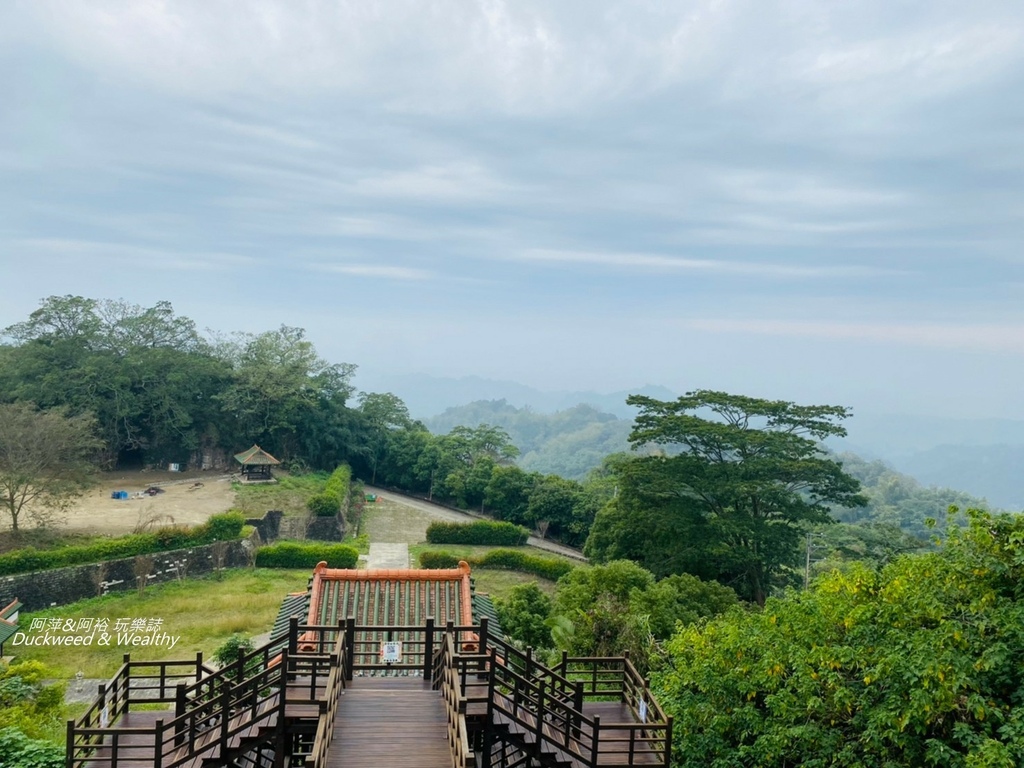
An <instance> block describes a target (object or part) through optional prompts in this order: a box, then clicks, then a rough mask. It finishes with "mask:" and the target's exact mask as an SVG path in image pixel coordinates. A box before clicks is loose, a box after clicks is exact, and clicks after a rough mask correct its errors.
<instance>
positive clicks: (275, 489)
mask: <svg viewBox="0 0 1024 768" xmlns="http://www.w3.org/2000/svg"><path fill="white" fill-rule="evenodd" d="M275 477H277V480H278V481H277V482H276V483H266V484H259V483H257V484H255V485H249V484H246V483H233V484H232V489H233V490H234V491H235V509H238V510H241V511H242V512H244V513H245V515H246V516H247V517H262V516H263V514H264V513H265V512H266V511H267V510H268V509H280V510H281V511H282V512H284V513H285V514H286V515H305V514H308V510H307V509H306V502H307V501H308V500H309V498H310V497H311V496H314V495H316V494H318V493H320V491H322V490H323V488H324V483H325V482H327V478H328V475H327V473H326V472H311V473H309V474H306V475H288V474H286V473H284V472H276V473H275Z"/></svg>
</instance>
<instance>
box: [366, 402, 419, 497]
mask: <svg viewBox="0 0 1024 768" xmlns="http://www.w3.org/2000/svg"><path fill="white" fill-rule="evenodd" d="M359 412H360V414H361V415H362V416H363V418H364V419H365V422H366V425H367V431H366V438H367V443H366V455H367V457H368V459H369V462H370V467H371V475H370V482H371V483H376V482H377V466H378V464H379V463H380V462H381V460H382V459H383V458H384V455H385V453H386V452H387V450H388V448H389V447H390V444H391V441H392V439H393V435H394V433H395V432H396V431H397V430H401V429H408V428H409V427H410V426H411V425H412V419H411V418H410V417H409V409H408V408H407V407H406V405H405V403H404V402H402V399H401V398H400V397H398V396H397V395H393V394H391V393H390V392H360V393H359Z"/></svg>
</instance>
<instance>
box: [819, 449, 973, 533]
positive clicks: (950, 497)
mask: <svg viewBox="0 0 1024 768" xmlns="http://www.w3.org/2000/svg"><path fill="white" fill-rule="evenodd" d="M836 458H838V459H839V461H841V462H842V464H843V469H844V470H846V472H848V473H849V474H850V475H852V476H853V477H855V478H857V479H858V480H859V481H860V483H861V486H862V487H863V493H864V495H865V496H867V498H868V506H866V507H862V508H860V509H840V510H834V512H833V514H834V515H835V517H836V519H837V520H839V521H840V522H843V523H884V524H888V525H894V526H896V527H898V528H901V529H902V530H903V531H904V532H906V533H909V534H911V535H912V536H916V537H917V538H919V539H928V538H929V537H930V536H931V534H932V531H931V530H930V529H929V528H928V527H927V526H926V525H925V520H926V519H927V518H932V519H934V520H936V521H937V522H939V523H942V522H943V521H944V520H945V519H946V511H947V510H948V509H949V507H950V506H951V505H955V506H957V507H959V508H960V509H969V508H976V509H988V508H989V507H990V505H989V504H988V502H986V500H985V499H982V498H978V497H977V496H972V495H971V494H969V493H964V492H963V491H956V490H953V489H951V488H948V487H939V486H931V487H925V486H923V485H922V484H921V483H919V482H918V481H917V480H915V479H914V478H912V477H910V476H908V475H905V474H902V473H901V472H898V471H896V470H895V469H893V468H892V467H890V466H889V465H887V464H885V463H884V462H881V461H867V460H865V459H862V458H861V457H859V456H857V455H855V454H852V453H843V454H840V455H839V456H837V457H836ZM943 485H945V484H943Z"/></svg>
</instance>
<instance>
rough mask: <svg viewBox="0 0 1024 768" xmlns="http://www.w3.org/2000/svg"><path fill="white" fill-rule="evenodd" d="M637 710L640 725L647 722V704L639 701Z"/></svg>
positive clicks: (641, 700)
mask: <svg viewBox="0 0 1024 768" xmlns="http://www.w3.org/2000/svg"><path fill="white" fill-rule="evenodd" d="M639 710H640V711H639V712H638V714H639V715H640V722H641V723H646V722H647V702H646V701H644V700H643V699H640V707H639Z"/></svg>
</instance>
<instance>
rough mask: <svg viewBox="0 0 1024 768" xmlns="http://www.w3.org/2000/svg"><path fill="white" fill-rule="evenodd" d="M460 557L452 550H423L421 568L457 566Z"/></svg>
mask: <svg viewBox="0 0 1024 768" xmlns="http://www.w3.org/2000/svg"><path fill="white" fill-rule="evenodd" d="M458 565H459V558H457V557H456V556H455V555H453V554H451V553H450V552H423V553H421V554H420V568H457V567H458Z"/></svg>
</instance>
